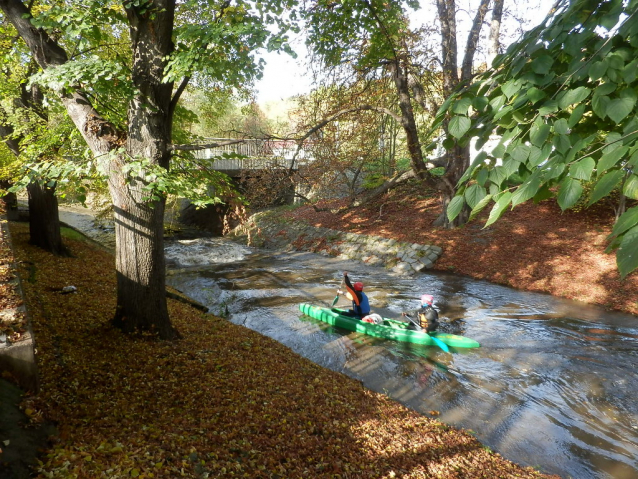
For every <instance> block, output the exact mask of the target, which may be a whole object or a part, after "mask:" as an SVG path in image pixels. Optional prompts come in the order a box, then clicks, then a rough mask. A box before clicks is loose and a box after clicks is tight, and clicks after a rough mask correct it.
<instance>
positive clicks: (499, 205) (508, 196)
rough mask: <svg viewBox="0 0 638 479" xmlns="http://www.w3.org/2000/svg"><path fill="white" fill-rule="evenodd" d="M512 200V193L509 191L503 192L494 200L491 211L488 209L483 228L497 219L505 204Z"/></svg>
mask: <svg viewBox="0 0 638 479" xmlns="http://www.w3.org/2000/svg"><path fill="white" fill-rule="evenodd" d="M511 200H512V193H510V192H509V191H506V192H504V193H503V194H502V195H501V196H500V197H499V199H498V200H497V201H496V203H495V204H494V206H493V207H492V211H490V216H489V218H488V219H487V222H486V223H485V226H484V227H483V228H487V227H488V226H489V225H491V224H492V223H494V222H495V221H496V220H498V219H499V218H500V217H501V216H502V215H503V212H504V211H505V209H506V208H507V206H508V205H509V204H510V201H511Z"/></svg>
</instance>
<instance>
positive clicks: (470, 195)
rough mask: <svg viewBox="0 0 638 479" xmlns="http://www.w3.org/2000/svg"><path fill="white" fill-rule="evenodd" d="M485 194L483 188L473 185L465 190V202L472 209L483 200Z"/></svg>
mask: <svg viewBox="0 0 638 479" xmlns="http://www.w3.org/2000/svg"><path fill="white" fill-rule="evenodd" d="M486 194H487V192H486V191H485V188H483V187H482V186H480V185H476V184H474V185H471V186H470V187H469V188H468V189H467V190H465V201H466V202H467V204H468V205H469V207H470V208H472V209H474V207H475V206H476V205H477V204H479V202H480V201H481V200H482V199H483V198H485V195H486Z"/></svg>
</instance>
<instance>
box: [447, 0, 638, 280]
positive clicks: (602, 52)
mask: <svg viewBox="0 0 638 479" xmlns="http://www.w3.org/2000/svg"><path fill="white" fill-rule="evenodd" d="M637 8H638V4H637V3H636V2H628V3H627V2H622V1H620V0H609V1H594V0H577V1H574V2H572V3H571V4H569V5H568V4H567V3H566V2H562V3H561V4H560V6H559V8H558V9H557V10H556V11H555V13H554V14H553V15H551V16H550V17H548V18H547V19H546V20H545V22H543V23H542V24H541V25H540V26H538V27H536V28H535V29H533V30H531V31H530V32H528V33H527V34H526V35H525V36H524V37H523V38H522V40H521V41H519V42H518V43H516V44H514V45H512V46H511V47H510V48H509V49H508V51H507V52H506V53H505V54H504V55H501V56H500V57H497V58H496V60H495V62H494V66H493V69H492V70H489V71H487V72H486V73H485V74H483V75H481V76H480V77H479V78H478V79H477V80H476V81H475V82H474V83H473V84H471V85H470V86H468V87H466V88H463V89H461V90H459V91H457V92H456V93H455V94H454V95H453V96H452V97H451V98H450V99H448V100H447V101H446V103H445V104H444V105H443V107H442V108H441V110H440V112H439V114H438V117H437V120H438V122H437V124H436V125H435V126H438V125H440V124H441V122H442V121H443V119H444V116H445V115H446V114H447V113H448V112H450V113H452V114H453V115H454V116H453V117H452V120H451V121H450V124H449V128H448V140H447V141H448V145H449V144H450V142H451V143H455V142H457V143H459V144H461V145H466V144H468V143H469V141H470V139H471V138H477V147H479V148H480V147H483V146H484V145H486V144H487V142H488V140H489V138H490V136H491V135H493V134H496V135H497V136H498V144H497V145H496V146H495V147H494V148H491V149H489V148H484V149H483V150H482V152H481V153H480V154H479V155H478V156H477V157H476V159H475V160H474V162H473V163H472V165H471V166H470V168H469V169H468V170H467V171H466V172H465V174H464V175H463V177H462V178H461V180H460V182H459V188H458V193H457V196H456V197H455V198H454V199H453V201H452V203H451V205H450V208H449V210H448V215H449V217H450V218H454V217H455V215H457V214H458V213H459V212H460V210H461V208H462V207H463V205H465V204H467V205H469V207H470V208H471V209H472V216H476V215H477V214H478V213H479V212H480V211H481V210H482V209H483V208H485V207H487V206H488V205H489V204H491V203H493V206H492V209H491V213H490V215H489V218H488V220H487V222H486V226H489V225H491V224H493V223H494V222H495V221H496V220H497V219H498V218H500V216H501V215H502V214H503V213H504V212H505V211H506V210H507V209H508V208H514V207H516V206H517V205H520V204H521V203H523V202H525V201H528V200H530V199H534V200H535V201H538V200H542V199H544V198H548V197H551V196H554V197H556V199H557V201H558V204H559V205H560V207H561V208H562V209H563V210H566V209H569V208H572V207H573V206H574V205H577V204H578V202H579V200H580V199H581V197H582V195H583V192H584V188H583V184H584V183H587V182H590V181H591V182H593V183H594V186H593V189H592V191H591V194H590V196H589V197H588V199H587V203H588V205H592V204H594V203H596V202H598V201H600V200H601V199H602V198H605V197H607V196H608V195H609V194H610V193H611V192H612V191H613V190H614V189H617V188H620V189H621V190H622V193H623V194H624V195H625V196H626V197H627V198H629V199H633V200H636V199H638V174H637V173H638V171H637V170H636V166H637V164H638V108H637V100H638V90H637V87H638V81H637V79H638V60H637V59H636V57H637V56H638V55H637V53H638V22H637V21H636V19H635V17H636V14H637V13H636V12H637ZM451 140H454V141H451ZM516 175H518V178H519V181H520V183H519V184H514V185H512V184H510V183H509V182H508V180H510V179H512V178H514V177H515V176H516ZM618 213H619V214H620V213H623V211H622V204H621V207H620V208H619V211H618ZM612 237H613V238H614V240H613V242H612V248H616V249H617V264H618V268H619V270H620V273H621V275H622V276H623V277H625V276H626V275H627V274H629V273H630V272H631V271H633V270H634V269H636V268H637V267H638V255H636V251H638V215H637V213H636V207H634V208H631V209H629V210H627V211H626V212H624V213H623V214H622V216H620V219H619V221H618V223H617V224H616V226H615V227H614V230H613V232H612Z"/></svg>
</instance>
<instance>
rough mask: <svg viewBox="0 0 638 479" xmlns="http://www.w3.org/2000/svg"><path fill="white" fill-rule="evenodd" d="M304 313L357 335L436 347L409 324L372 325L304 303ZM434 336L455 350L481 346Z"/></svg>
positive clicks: (467, 340)
mask: <svg viewBox="0 0 638 479" xmlns="http://www.w3.org/2000/svg"><path fill="white" fill-rule="evenodd" d="M299 309H300V310H301V312H302V313H304V314H306V315H308V316H310V317H311V318H315V319H319V320H321V321H323V322H324V323H328V324H331V325H333V326H336V327H338V328H343V329H347V330H348V331H355V332H357V333H362V334H367V335H369V336H374V337H376V338H384V339H392V340H395V341H403V342H406V343H412V344H424V345H426V346H436V343H435V341H434V340H433V339H432V337H431V336H430V335H429V334H428V333H426V332H423V331H415V330H412V329H408V326H409V323H406V322H404V321H399V320H396V319H388V318H383V323H382V324H372V323H366V322H364V321H360V320H358V319H355V318H352V317H350V316H344V315H343V314H340V311H343V310H339V309H337V308H332V309H330V308H324V307H321V306H313V305H312V304H307V303H302V304H300V305H299ZM432 336H434V337H435V338H437V339H438V340H440V341H442V342H444V343H445V344H447V345H448V346H451V347H453V348H478V347H479V346H480V344H479V343H478V342H477V341H474V340H473V339H470V338H466V337H463V336H457V335H456V334H447V333H439V332H436V333H432Z"/></svg>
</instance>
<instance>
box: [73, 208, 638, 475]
mask: <svg viewBox="0 0 638 479" xmlns="http://www.w3.org/2000/svg"><path fill="white" fill-rule="evenodd" d="M66 214H67V216H63V217H62V220H63V221H65V222H67V223H69V224H71V225H72V226H76V225H74V224H73V221H74V220H73V219H72V216H73V214H71V216H68V213H66ZM85 231H86V230H85ZM101 231H102V232H103V231H104V230H101ZM166 257H167V265H168V267H169V275H168V278H167V282H168V283H169V284H170V285H171V286H173V287H175V288H177V289H178V290H180V291H182V292H184V293H185V294H187V295H188V296H190V297H192V298H193V299H195V300H197V301H199V302H201V303H202V304H204V305H206V306H208V307H209V308H210V310H211V312H212V313H214V314H220V315H224V316H226V317H227V318H228V319H229V320H230V321H232V322H233V323H236V324H240V325H243V326H245V327H247V328H250V329H253V330H255V331H259V332H260V333H262V334H264V335H267V336H269V337H272V338H274V339H276V340H277V341H279V342H281V343H283V344H285V345H287V346H288V347H290V348H291V349H292V350H293V351H295V352H297V353H298V354H300V355H303V356H305V357H307V358H308V359H310V360H312V361H314V362H315V363H317V364H320V365H322V366H325V367H327V368H330V369H333V370H335V371H339V372H342V373H344V374H347V375H348V376H351V377H353V378H356V379H358V380H360V381H362V383H363V384H364V385H365V386H366V387H367V388H369V389H371V390H374V391H377V392H379V393H382V394H386V395H387V396H389V397H391V398H393V399H395V400H397V401H399V402H401V403H403V404H405V405H406V406H408V407H410V408H412V409H414V410H416V411H419V412H421V413H423V414H428V415H431V414H434V415H436V416H437V417H438V419H440V420H441V421H443V422H445V423H447V424H451V425H454V426H457V427H460V428H464V429H468V430H471V431H473V432H474V433H475V435H476V437H477V438H478V439H479V440H480V441H481V442H482V443H483V444H485V445H487V446H488V447H490V448H491V449H493V450H495V451H496V452H499V453H500V454H502V455H503V456H504V457H506V458H507V459H510V460H512V461H514V462H517V463H520V464H523V465H528V466H534V467H537V468H539V469H540V470H541V471H543V472H548V473H555V474H559V475H561V476H562V477H565V478H568V477H572V478H577V479H589V478H591V479H599V478H604V479H607V478H610V479H611V478H613V479H630V478H632V479H633V478H636V477H638V401H637V400H636V397H637V396H638V372H637V371H636V367H637V366H638V321H637V318H636V317H634V316H631V315H624V314H619V313H611V312H608V311H605V310H604V309H601V308H598V307H595V306H590V305H586V304H582V303H577V302H574V301H569V300H564V299H561V298H556V297H553V296H549V295H544V294H537V293H529V292H523V291H518V290H514V289H512V288H507V287H503V286H498V285H494V284H491V283H488V282H485V281H477V280H473V279H470V278H465V277H460V276H457V275H453V274H445V273H437V272H432V273H422V274H419V275H418V276H416V277H414V278H402V277H398V276H395V275H393V274H392V273H390V272H389V271H387V270H385V269H383V268H379V267H372V266H365V265H360V264H353V263H352V262H346V261H343V260H339V259H336V258H331V257H327V256H322V255H318V254H312V253H303V252H273V251H265V250H259V249H253V248H248V247H245V246H241V245H238V244H235V243H232V242H230V241H227V240H226V239H223V238H201V239H191V240H182V241H171V242H168V243H167V246H166ZM343 270H347V271H350V272H351V277H352V278H353V280H357V281H362V282H363V283H364V284H365V285H366V288H365V290H366V292H367V294H368V296H369V298H370V302H371V304H372V307H373V310H374V311H376V312H379V313H381V314H382V315H386V316H388V315H395V316H396V315H398V314H399V313H400V312H401V311H402V310H408V309H414V308H415V307H416V306H418V299H417V298H419V297H420V296H421V294H424V293H429V294H432V295H434V297H435V306H436V307H437V308H438V309H439V315H440V319H441V322H442V328H443V329H447V330H449V331H450V332H455V333H457V334H458V333H460V334H463V335H464V336H468V337H470V338H473V339H476V340H477V341H479V342H480V343H481V347H480V348H478V349H471V350H465V351H463V350H457V351H454V352H453V353H452V354H451V353H445V352H444V351H442V350H440V349H438V348H436V347H423V346H413V345H406V344H403V343H397V342H393V341H387V340H381V339H376V338H371V337H368V336H364V335H360V334H357V333H349V332H347V331H343V330H338V329H335V328H333V327H331V326H329V325H327V324H324V323H322V322H320V321H316V320H314V319H311V318H308V317H307V316H303V315H301V313H300V312H299V309H298V304H299V303H301V302H308V303H313V304H318V305H329V304H331V303H332V300H333V299H334V297H335V291H336V289H337V287H338V286H339V283H340V281H341V272H342V271H343ZM338 304H339V305H343V306H346V302H345V300H343V299H341V300H340V302H339V303H338Z"/></svg>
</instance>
